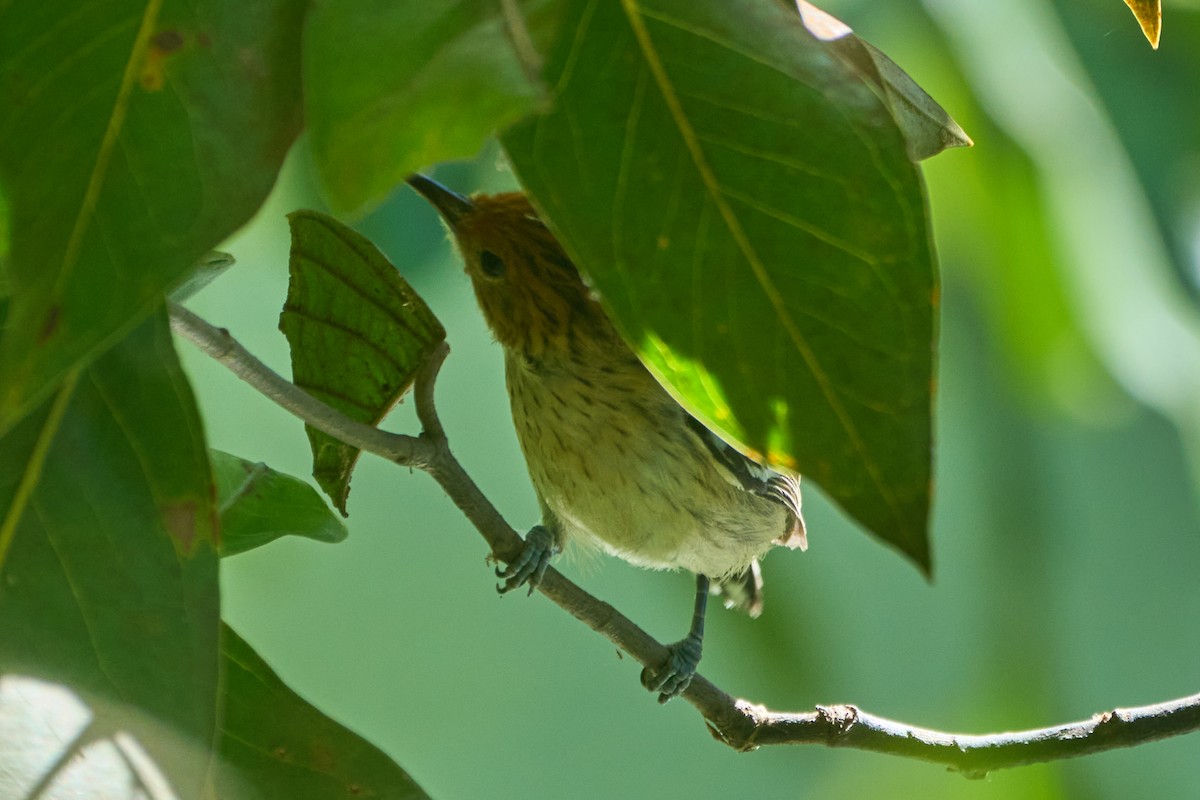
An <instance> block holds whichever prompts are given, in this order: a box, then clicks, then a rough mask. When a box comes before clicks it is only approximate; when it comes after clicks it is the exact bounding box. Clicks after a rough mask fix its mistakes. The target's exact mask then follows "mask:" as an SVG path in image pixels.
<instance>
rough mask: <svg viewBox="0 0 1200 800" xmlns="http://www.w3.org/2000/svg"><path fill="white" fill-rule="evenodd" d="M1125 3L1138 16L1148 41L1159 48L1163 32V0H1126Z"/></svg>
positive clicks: (1139, 23) (1155, 47)
mask: <svg viewBox="0 0 1200 800" xmlns="http://www.w3.org/2000/svg"><path fill="white" fill-rule="evenodd" d="M1125 5H1127V6H1129V10H1130V11H1132V12H1133V15H1134V16H1135V17H1137V21H1138V25H1141V26H1142V33H1143V34H1145V35H1146V41H1148V42H1149V43H1150V46H1151V47H1153V48H1154V49H1155V50H1157V49H1158V37H1159V35H1160V34H1161V33H1162V0H1125Z"/></svg>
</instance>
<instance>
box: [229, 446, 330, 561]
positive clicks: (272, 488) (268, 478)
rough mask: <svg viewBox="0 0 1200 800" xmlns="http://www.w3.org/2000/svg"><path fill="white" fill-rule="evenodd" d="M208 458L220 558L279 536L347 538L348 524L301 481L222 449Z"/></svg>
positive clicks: (320, 540)
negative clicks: (218, 521)
mask: <svg viewBox="0 0 1200 800" xmlns="http://www.w3.org/2000/svg"><path fill="white" fill-rule="evenodd" d="M209 458H210V459H211V461H212V466H213V478H214V479H215V480H216V485H217V506H218V508H219V510H220V515H221V555H222V557H224V556H232V555H237V554H238V553H244V552H246V551H247V550H252V549H254V548H255V547H261V546H262V545H264V544H268V543H270V542H273V541H275V540H276V539H278V538H279V537H281V536H304V537H306V538H308V539H315V540H317V541H318V542H340V541H342V540H343V539H345V538H346V534H347V531H346V524H345V523H344V522H342V521H341V520H340V519H338V518H337V516H336V515H335V514H334V513H333V511H331V510H330V508H329V506H327V505H326V504H325V501H324V500H322V499H321V495H319V494H317V492H316V490H315V489H313V488H312V487H311V486H309V485H308V484H307V483H305V482H304V481H302V480H300V479H299V478H294V477H292V476H291V475H285V474H284V473H282V472H276V471H275V470H273V469H271V468H270V467H268V466H267V465H266V464H263V463H262V462H261V461H260V462H258V463H254V462H252V461H247V460H246V459H244V458H238V457H237V456H233V455H230V454H229V453H223V452H221V451H220V450H210V451H209Z"/></svg>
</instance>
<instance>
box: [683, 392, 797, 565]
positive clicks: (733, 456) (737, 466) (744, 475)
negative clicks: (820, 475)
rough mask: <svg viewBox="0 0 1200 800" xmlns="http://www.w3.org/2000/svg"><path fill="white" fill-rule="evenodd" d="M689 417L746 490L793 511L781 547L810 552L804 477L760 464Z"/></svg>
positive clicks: (709, 449)
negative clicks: (802, 498)
mask: <svg viewBox="0 0 1200 800" xmlns="http://www.w3.org/2000/svg"><path fill="white" fill-rule="evenodd" d="M685 417H686V422H687V425H688V427H689V428H690V429H691V431H692V432H693V433H694V434H696V436H697V437H698V438H699V439H700V441H701V442H702V443H703V444H704V446H705V448H706V449H707V450H708V452H709V453H710V454H711V455H712V457H713V458H714V459H716V461H717V463H718V464H720V465H721V466H723V467H724V468H725V469H726V470H728V471H729V473H730V474H731V475H732V476H733V478H734V480H736V481H737V483H739V484H741V487H742V488H743V489H745V490H746V491H747V492H753V493H754V494H757V495H758V496H760V497H765V498H767V499H768V500H774V501H775V502H776V503H779V504H780V505H782V506H783V507H784V508H786V509H787V510H788V511H789V512H790V520H791V524H790V525H789V526H788V529H787V530H786V531H783V532H782V533H781V535H780V537H779V539H778V541H779V544H782V545H786V546H787V547H790V548H797V547H798V548H800V549H801V550H806V549H807V548H808V540H807V538H806V536H805V530H804V515H803V514H802V513H801V510H800V476H798V475H788V474H785V473H783V472H779V471H777V470H774V469H772V468H770V467H768V466H764V465H763V464H760V463H758V462H757V461H755V460H754V459H752V458H749V457H747V456H745V455H743V454H742V453H741V452H739V451H738V450H736V449H735V448H734V447H733V446H732V445H730V444H729V443H728V442H726V441H725V440H724V439H722V438H721V437H720V436H718V435H717V434H715V433H713V432H712V431H711V430H709V429H708V428H707V427H706V426H705V425H704V423H702V422H700V421H699V420H698V419H696V418H695V417H693V416H692V415H691V414H685Z"/></svg>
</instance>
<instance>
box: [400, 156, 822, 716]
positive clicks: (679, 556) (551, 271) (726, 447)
mask: <svg viewBox="0 0 1200 800" xmlns="http://www.w3.org/2000/svg"><path fill="white" fill-rule="evenodd" d="M407 182H408V183H409V185H410V186H411V187H412V188H413V189H415V190H416V191H417V192H418V193H420V194H421V195H422V196H424V198H425V199H426V200H428V201H429V202H430V204H432V205H433V207H434V208H435V209H436V210H437V212H438V214H439V215H440V216H441V218H442V220H443V221H444V222H445V224H446V227H447V228H448V229H449V231H450V234H451V238H452V239H453V241H454V242H455V243H456V245H457V249H458V251H459V254H460V255H461V258H462V260H463V263H464V266H465V270H466V273H467V275H468V277H469V278H470V281H471V284H472V287H473V288H474V292H475V298H476V300H477V301H478V304H479V307H480V309H481V311H482V313H483V317H484V319H485V321H486V322H487V325H488V327H489V328H490V330H491V332H492V335H493V336H494V338H495V340H496V341H497V342H498V343H499V344H500V346H501V348H502V349H503V351H504V367H505V370H504V371H505V384H506V386H507V390H508V395H509V400H510V404H511V409H512V416H513V423H514V426H515V428H516V433H517V438H518V441H519V443H520V446H521V451H522V453H523V454H524V457H525V462H526V465H527V467H528V471H529V477H530V480H531V482H532V484H533V488H534V491H535V493H536V495H537V500H538V504H539V506H540V510H541V521H540V523H539V524H537V525H535V526H533V527H532V528H531V529H530V530H529V532H528V534H527V535H526V537H525V540H524V548H523V550H522V552H521V554H520V556H519V557H518V558H516V560H514V561H513V562H511V563H508V564H507V565H506V566H505V567H504V568H503V569H497V571H496V574H497V576H498V577H500V578H501V579H503V581H504V583H503V584H501V585H499V586H498V587H497V588H498V590H499V591H500V592H501V593H507V592H509V591H512V590H514V589H517V588H519V587H522V586H528V589H529V592H530V593H532V592H533V590H534V588H535V587H536V586H537V585H538V584H539V582H540V581H541V579H542V577H543V575H544V574H545V571H546V569H547V566H548V564H549V563H550V560H551V558H552V557H553V556H554V555H556V554H558V553H559V552H561V551H562V550H563V548H564V547H565V546H567V545H568V544H571V545H572V546H575V545H578V546H582V547H586V548H595V549H599V550H601V551H605V552H608V553H610V554H612V555H614V556H617V557H619V558H622V559H624V560H625V561H628V562H630V563H632V564H635V565H637V566H640V567H646V568H650V569H663V570H677V569H683V570H687V571H690V572H692V573H694V574H695V575H696V594H695V599H694V603H693V613H692V621H691V625H690V627H689V629H688V633H687V635H686V636H685V637H684V638H683V639H681V640H679V641H677V642H674V643H673V644H671V645H668V647H667V653H668V655H667V658H666V660H665V661H664V663H663V664H661V665H660V666H658V667H655V668H651V667H647V668H646V669H645V670H643V672H642V675H641V681H642V684H643V685H644V686H645V687H646V688H647V689H649V690H650V691H651V692H654V693H657V695H658V700H659V702H663V703H665V702H667V701H668V700H670V699H672V698H673V697H676V696H679V695H681V694H682V693H683V692H685V691H686V689H687V687H688V686H689V685H690V683H691V681H692V678H693V677H694V676H695V674H696V670H697V667H698V665H699V662H700V659H701V655H702V652H703V639H704V620H705V611H706V608H707V598H708V596H709V593H710V591H711V592H713V593H715V594H720V595H722V596H723V597H724V599H725V604H726V605H727V606H729V607H736V608H739V609H741V610H743V611H745V612H747V613H748V614H750V615H751V616H752V617H755V616H758V614H759V613H761V611H762V573H761V570H760V567H759V559H760V558H761V557H762V556H763V555H764V554H765V553H766V552H767V551H768V550H770V549H771V548H773V547H774V546H776V545H782V546H785V547H789V548H793V549H794V548H799V549H801V550H804V549H807V532H806V529H805V525H804V517H803V514H802V513H801V497H800V476H799V475H797V474H792V473H788V472H784V471H781V470H778V469H775V468H772V467H769V466H767V465H765V464H762V463H760V462H758V461H756V460H754V459H752V458H750V457H748V456H746V455H744V454H743V453H742V452H741V451H739V450H738V449H737V448H735V447H734V446H732V445H731V444H730V443H729V442H727V441H725V440H724V439H722V438H721V437H720V436H718V435H717V434H716V433H714V432H713V431H712V430H710V429H709V428H708V427H706V426H705V425H704V424H703V423H701V422H700V421H699V420H698V419H697V418H696V417H695V416H693V415H692V414H690V413H689V412H688V411H687V410H685V409H684V407H683V406H682V405H680V404H679V402H677V401H676V400H675V399H674V398H673V397H672V396H671V394H670V393H669V392H668V391H667V390H666V389H665V388H664V387H663V386H662V384H660V383H659V382H658V380H657V379H656V378H655V377H654V376H653V375H652V374H651V373H650V371H649V370H648V369H647V368H646V367H645V366H644V365H643V364H642V362H641V361H640V360H639V358H638V356H637V354H636V353H635V352H634V350H633V349H632V348H631V347H630V346H629V344H627V343H626V341H625V340H624V339H623V338H622V337H621V334H620V333H619V331H618V329H617V328H616V326H615V325H614V324H613V322H612V320H611V319H610V318H609V316H608V314H607V312H606V311H605V309H604V307H603V305H602V303H601V299H600V297H599V296H598V295H597V293H596V292H595V291H594V290H593V289H592V288H591V286H590V285H589V283H588V281H587V280H586V279H585V276H584V275H583V274H581V273H580V271H579V269H577V267H576V265H575V264H574V263H573V262H572V260H571V259H570V258H569V257H568V255H567V253H566V251H565V250H564V249H563V247H562V245H561V244H560V243H559V241H558V239H557V238H556V237H555V236H554V234H553V233H552V232H551V230H550V229H549V228H548V227H547V226H546V224H545V223H544V222H543V220H542V219H541V218H540V217H539V215H538V213H537V212H536V210H535V209H534V207H533V206H532V204H531V203H530V201H529V199H528V197H527V196H526V195H525V194H524V193H522V192H503V193H499V194H490V195H489V194H474V195H471V196H466V195H463V194H460V193H458V192H455V191H452V190H451V189H448V188H446V187H445V186H443V185H442V184H440V183H438V182H437V181H434V180H432V179H431V178H429V177H427V176H425V175H421V174H414V175H410V176H409V177H408V178H407Z"/></svg>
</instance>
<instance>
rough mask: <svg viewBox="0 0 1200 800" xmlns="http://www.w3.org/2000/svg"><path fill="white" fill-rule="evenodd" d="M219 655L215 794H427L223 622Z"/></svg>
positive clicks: (398, 799)
mask: <svg viewBox="0 0 1200 800" xmlns="http://www.w3.org/2000/svg"><path fill="white" fill-rule="evenodd" d="M221 655H222V660H223V664H222V666H223V668H224V669H223V675H222V680H223V687H224V700H225V702H224V714H223V715H222V718H221V741H220V759H219V761H218V763H217V767H216V770H215V772H214V776H213V789H214V790H215V796H217V797H261V798H264V800H273V799H274V798H287V800H308V799H309V798H311V800H326V799H327V798H331V797H346V798H353V797H378V798H387V800H422V798H427V797H428V795H426V794H425V792H423V791H421V788H420V787H419V786H417V784H416V783H415V782H413V779H412V778H410V777H409V776H408V775H407V773H405V772H404V770H402V769H401V768H400V767H398V766H397V765H396V764H395V762H393V761H392V760H391V759H390V758H388V757H387V755H386V754H384V753H383V752H381V751H380V750H379V749H378V748H377V747H375V746H374V745H372V744H371V743H370V742H368V741H367V740H365V739H363V738H362V737H360V736H358V735H357V734H355V733H353V732H352V731H349V730H347V729H346V728H344V727H342V726H341V725H339V724H338V723H337V722H335V721H333V720H332V719H330V718H329V717H327V716H325V715H324V714H322V713H321V712H320V711H318V710H317V709H316V708H314V707H313V706H311V705H309V703H308V702H306V701H305V700H304V699H303V698H302V697H300V696H299V695H297V694H296V693H295V692H293V691H292V690H291V689H289V688H288V687H287V686H286V685H285V684H284V683H283V681H281V680H279V676H277V675H276V674H275V673H274V671H272V669H271V668H270V667H269V666H268V665H267V663H266V662H265V661H263V660H262V658H260V657H259V655H258V654H257V653H256V652H254V650H253V649H252V648H251V647H250V645H248V644H247V643H246V642H245V640H243V639H242V638H241V637H240V636H238V635H237V634H236V633H234V632H233V630H232V629H231V628H229V627H225V628H224V629H223V631H222V636H221Z"/></svg>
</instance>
